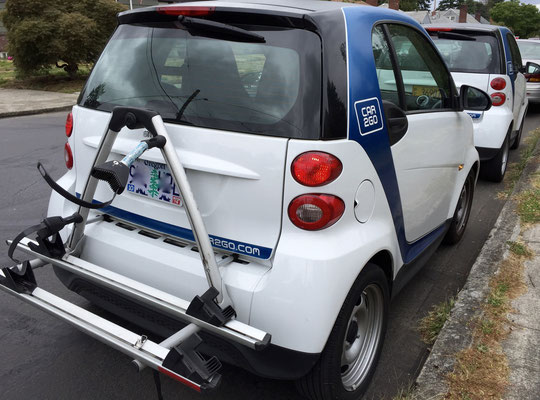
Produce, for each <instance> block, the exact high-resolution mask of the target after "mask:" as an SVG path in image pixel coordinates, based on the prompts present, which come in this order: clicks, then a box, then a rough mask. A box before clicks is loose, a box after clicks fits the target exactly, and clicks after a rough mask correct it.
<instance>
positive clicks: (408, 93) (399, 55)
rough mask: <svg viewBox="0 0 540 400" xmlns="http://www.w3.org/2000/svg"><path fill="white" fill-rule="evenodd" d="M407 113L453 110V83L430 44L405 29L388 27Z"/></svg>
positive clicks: (415, 32) (399, 26) (425, 39)
mask: <svg viewBox="0 0 540 400" xmlns="http://www.w3.org/2000/svg"><path fill="white" fill-rule="evenodd" d="M387 28H388V34H389V38H390V42H391V44H392V46H393V48H394V51H395V55H396V62H397V66H398V69H399V73H400V74H401V79H402V81H403V91H404V101H405V110H406V111H408V112H414V111H423V110H433V111H439V110H442V109H449V108H452V81H451V79H450V74H449V73H448V70H447V69H446V67H445V65H444V62H443V61H442V59H441V58H440V56H439V55H438V54H437V52H436V50H435V49H434V47H433V46H432V44H431V43H430V42H429V40H428V39H427V38H426V37H425V36H424V35H422V34H421V33H420V32H417V31H416V30H414V29H412V28H410V27H407V26H404V25H392V24H389V25H387Z"/></svg>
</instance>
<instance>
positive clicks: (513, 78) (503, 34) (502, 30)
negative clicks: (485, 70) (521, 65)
mask: <svg viewBox="0 0 540 400" xmlns="http://www.w3.org/2000/svg"><path fill="white" fill-rule="evenodd" d="M499 32H500V33H501V37H502V42H503V46H504V54H505V57H506V63H505V64H506V75H508V76H509V77H510V82H512V98H514V96H515V94H516V84H515V82H516V78H517V74H518V72H519V71H514V63H513V62H512V52H511V51H510V44H509V43H508V38H507V37H506V35H507V34H508V33H509V34H510V35H512V36H513V35H514V34H513V33H512V32H511V31H510V29H508V28H506V27H502V28H499Z"/></svg>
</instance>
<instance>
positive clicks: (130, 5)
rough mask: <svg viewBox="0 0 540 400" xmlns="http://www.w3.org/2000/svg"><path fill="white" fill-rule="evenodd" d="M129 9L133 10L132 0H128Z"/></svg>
mask: <svg viewBox="0 0 540 400" xmlns="http://www.w3.org/2000/svg"><path fill="white" fill-rule="evenodd" d="M129 9H130V10H133V0H129Z"/></svg>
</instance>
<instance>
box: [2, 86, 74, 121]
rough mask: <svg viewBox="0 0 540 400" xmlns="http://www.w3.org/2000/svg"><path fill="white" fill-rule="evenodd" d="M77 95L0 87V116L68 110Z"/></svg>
mask: <svg viewBox="0 0 540 400" xmlns="http://www.w3.org/2000/svg"><path fill="white" fill-rule="evenodd" d="M78 96H79V94H78V93H73V94H66V93H56V92H45V91H42V90H22V89H0V118H6V117H15V116H19V115H30V114H40V113H46V112H53V111H63V110H69V109H70V108H71V107H72V106H73V105H74V104H75V103H76V102H77V97H78Z"/></svg>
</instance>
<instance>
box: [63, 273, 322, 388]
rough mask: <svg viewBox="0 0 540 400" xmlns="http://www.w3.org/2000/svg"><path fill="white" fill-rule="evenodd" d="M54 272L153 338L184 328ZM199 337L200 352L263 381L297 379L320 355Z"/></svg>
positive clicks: (133, 303) (115, 294)
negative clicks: (258, 347)
mask: <svg viewBox="0 0 540 400" xmlns="http://www.w3.org/2000/svg"><path fill="white" fill-rule="evenodd" d="M55 273H56V275H57V276H58V278H59V279H60V281H61V282H62V283H63V284H64V285H65V286H66V287H67V288H68V289H70V290H72V291H74V292H76V293H78V294H79V295H81V296H83V297H84V298H86V299H88V300H89V301H90V302H92V303H93V304H96V305H98V306H99V307H101V308H103V309H105V310H107V311H109V312H111V313H113V314H115V315H117V316H119V317H120V318H122V319H124V320H126V321H130V322H131V323H135V324H136V325H137V326H141V327H142V328H144V329H146V330H148V331H149V332H152V333H154V334H156V335H159V336H162V337H168V336H170V335H172V334H174V333H175V332H177V331H179V330H180V329H182V328H183V327H184V326H185V324H184V323H183V322H181V321H179V320H177V319H174V318H171V317H170V316H168V315H165V314H163V313H160V312H159V311H157V310H153V309H151V308H149V307H147V306H145V305H143V304H140V303H137V302H135V301H133V300H131V299H128V298H125V297H123V296H121V295H119V294H118V293H116V292H114V291H110V290H107V289H106V288H104V287H100V286H99V285H95V284H93V283H92V282H89V281H86V280H84V279H81V278H78V277H77V276H76V275H73V274H70V273H67V272H66V271H63V270H61V269H58V268H55ZM199 335H200V336H201V338H203V340H204V342H203V344H202V345H201V351H202V352H203V353H205V354H206V355H209V356H210V355H212V356H216V357H218V358H219V359H220V360H222V361H224V362H227V363H228V364H232V365H235V366H237V367H240V368H243V369H245V370H247V371H249V372H251V373H253V374H256V375H259V376H262V377H265V378H271V379H285V380H295V379H299V378H301V377H302V376H304V375H306V374H307V373H308V372H309V371H310V370H311V368H313V365H315V363H316V362H317V360H318V359H319V356H320V354H316V353H304V352H301V351H294V350H291V349H286V348H284V347H281V346H277V345H274V344H270V345H268V346H267V347H266V348H264V349H263V350H260V351H255V350H252V349H249V348H247V347H245V346H241V345H237V344H235V343H234V342H231V341H228V340H224V339H222V338H220V337H219V336H216V335H212V334H211V333H208V332H200V333H199Z"/></svg>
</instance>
